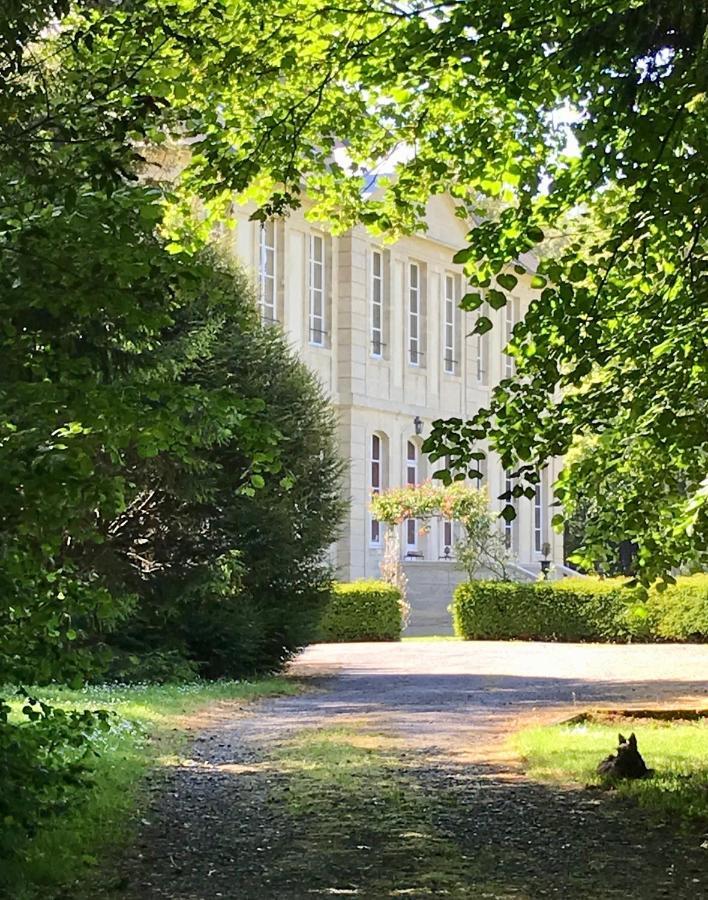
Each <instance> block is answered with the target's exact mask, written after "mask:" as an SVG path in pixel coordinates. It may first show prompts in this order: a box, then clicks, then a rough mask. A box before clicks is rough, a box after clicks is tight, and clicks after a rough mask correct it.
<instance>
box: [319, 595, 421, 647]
mask: <svg viewBox="0 0 708 900" xmlns="http://www.w3.org/2000/svg"><path fill="white" fill-rule="evenodd" d="M402 630H403V610H402V604H401V594H400V591H399V590H398V589H397V588H395V587H393V586H392V585H390V584H387V583H386V582H385V581H353V582H351V583H349V584H335V585H334V587H333V589H332V594H331V595H330V599H329V602H328V604H327V607H326V608H325V611H324V614H323V616H322V620H321V623H320V632H321V640H323V641H332V642H335V641H399V640H400V639H401V631H402Z"/></svg>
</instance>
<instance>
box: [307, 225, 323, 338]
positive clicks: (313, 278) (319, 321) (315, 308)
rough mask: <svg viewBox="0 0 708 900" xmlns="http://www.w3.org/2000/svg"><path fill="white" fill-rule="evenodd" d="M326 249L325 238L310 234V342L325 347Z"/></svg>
mask: <svg viewBox="0 0 708 900" xmlns="http://www.w3.org/2000/svg"><path fill="white" fill-rule="evenodd" d="M324 254H325V250H324V238H323V237H322V235H319V234H311V235H310V248H309V294H310V343H311V344H314V345H315V346H317V347H324V345H325V337H326V335H327V332H326V330H325V257H324Z"/></svg>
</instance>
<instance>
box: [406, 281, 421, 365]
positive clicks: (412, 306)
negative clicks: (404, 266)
mask: <svg viewBox="0 0 708 900" xmlns="http://www.w3.org/2000/svg"><path fill="white" fill-rule="evenodd" d="M420 299H421V298H420V266H419V265H418V263H411V264H410V266H409V269H408V359H409V362H410V364H411V365H412V366H419V365H420V362H421V359H420V357H421V351H420Z"/></svg>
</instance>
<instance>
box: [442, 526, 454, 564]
mask: <svg viewBox="0 0 708 900" xmlns="http://www.w3.org/2000/svg"><path fill="white" fill-rule="evenodd" d="M452 542H453V523H452V519H443V554H444V555H445V556H452Z"/></svg>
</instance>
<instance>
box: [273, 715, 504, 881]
mask: <svg viewBox="0 0 708 900" xmlns="http://www.w3.org/2000/svg"><path fill="white" fill-rule="evenodd" d="M273 762H274V764H275V766H274V768H275V771H277V772H278V773H279V774H280V779H281V780H280V781H279V782H278V783H277V786H276V787H275V788H274V799H275V800H277V801H279V803H280V804H282V807H283V808H284V810H285V812H286V814H287V816H288V818H289V820H290V822H289V824H285V823H277V824H276V826H275V827H276V828H277V829H278V830H280V832H281V833H283V834H288V833H291V830H292V833H294V834H296V835H298V838H297V842H296V843H295V844H293V845H292V847H290V846H287V845H285V846H283V847H281V848H279V849H278V854H277V877H278V878H279V879H280V881H278V882H277V884H276V886H277V887H279V886H280V885H281V884H282V885H283V886H284V887H283V894H282V895H283V896H287V893H286V888H285V886H286V885H292V884H293V883H297V879H298V878H301V877H302V860H303V858H306V859H307V860H308V867H307V877H308V886H309V888H310V890H311V892H312V893H313V894H328V893H331V894H335V893H342V894H344V893H349V894H357V895H361V896H362V897H392V896H399V895H400V896H412V897H427V896H432V895H435V896H437V895H440V894H444V895H446V896H450V897H462V896H464V897H473V896H474V897H506V896H507V894H506V893H504V892H503V891H501V890H497V887H498V886H497V885H496V884H494V883H492V882H491V881H489V879H488V873H485V875H482V874H479V873H477V872H476V869H475V861H474V860H471V859H470V858H468V857H467V856H466V855H465V854H464V853H462V852H461V849H460V847H459V846H458V845H457V843H456V842H455V840H454V839H452V838H451V836H450V835H449V834H447V833H446V831H447V829H446V828H445V829H443V828H441V827H440V824H439V823H438V821H437V820H438V819H441V820H443V821H445V822H447V821H449V818H450V816H453V815H456V814H459V813H458V812H457V810H458V804H457V801H456V800H455V798H454V797H451V796H448V795H447V793H446V792H445V791H442V792H441V791H437V790H436V791H431V790H426V789H425V785H424V783H422V782H421V781H420V780H419V779H418V777H416V770H417V769H418V767H419V766H420V765H421V764H426V759H425V757H424V756H415V755H412V754H410V752H409V751H407V748H406V745H405V741H402V740H401V739H400V738H398V737H395V736H393V735H389V734H386V733H381V732H379V731H375V730H369V728H367V726H366V723H365V722H364V721H362V722H357V721H356V720H350V721H348V722H347V723H346V724H343V725H340V726H337V727H330V728H318V729H313V730H304V731H301V732H299V733H298V734H296V735H295V736H294V737H293V738H292V739H291V740H289V741H287V742H285V743H284V744H281V745H280V746H279V747H278V748H277V749H276V752H275V754H274V759H273ZM472 884H474V889H473V888H472V887H471V885H472Z"/></svg>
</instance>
